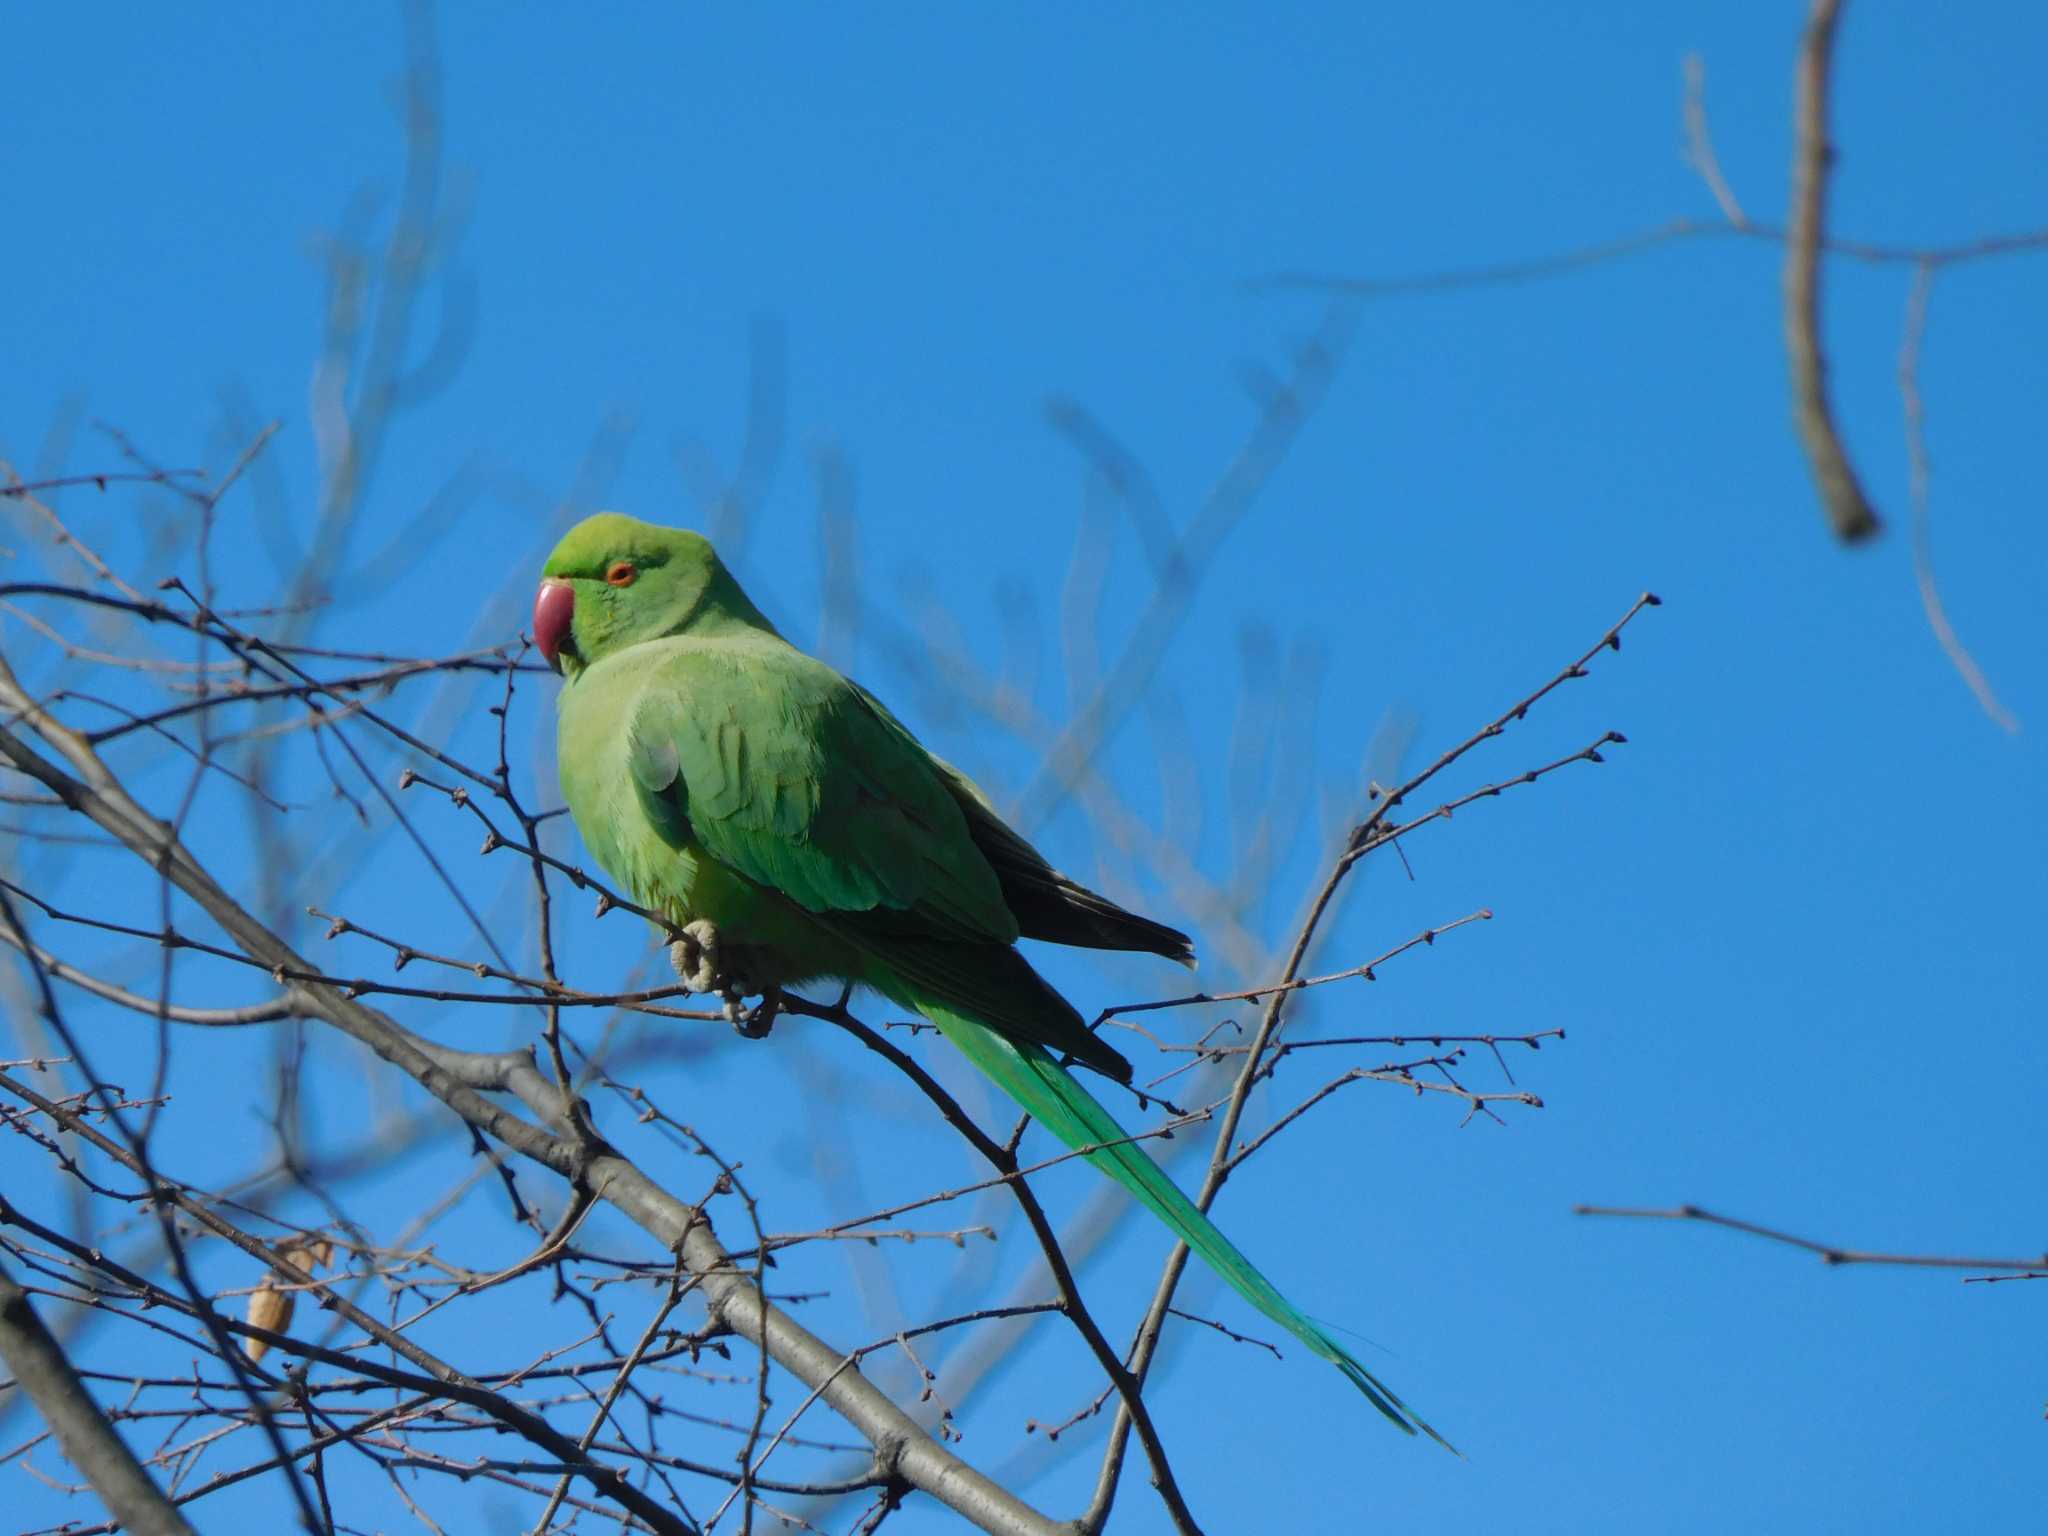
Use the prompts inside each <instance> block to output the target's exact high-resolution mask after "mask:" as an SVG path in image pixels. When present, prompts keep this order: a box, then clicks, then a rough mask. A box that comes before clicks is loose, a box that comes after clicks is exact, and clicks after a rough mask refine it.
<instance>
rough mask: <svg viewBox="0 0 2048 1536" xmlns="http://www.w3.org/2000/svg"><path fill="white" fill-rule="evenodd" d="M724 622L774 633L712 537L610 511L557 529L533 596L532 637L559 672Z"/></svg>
mask: <svg viewBox="0 0 2048 1536" xmlns="http://www.w3.org/2000/svg"><path fill="white" fill-rule="evenodd" d="M733 629H748V630H757V631H758V630H765V631H767V632H769V633H771V634H772V633H773V632H774V630H773V627H772V626H771V625H770V624H769V623H768V621H767V620H766V619H764V618H763V617H762V616H761V612H760V610H759V609H757V608H756V607H755V606H754V605H753V604H752V603H751V602H749V601H748V600H747V595H746V593H744V592H742V591H741V590H740V587H739V583H738V582H736V581H734V580H733V579H732V574H731V573H730V572H729V571H727V570H726V568H725V566H724V564H723V562H721V561H720V560H719V558H718V555H717V552H716V551H714V550H713V549H712V547H711V542H710V541H709V540H708V539H706V538H705V537H704V536H703V535H702V534H700V533H692V532H691V531H690V530H689V529H687V528H662V527H658V526H657V525H655V524H653V523H643V522H641V521H640V520H639V519H638V518H632V517H627V516H625V515H624V514H623V513H619V512H599V513H597V514H596V515H595V516H592V517H586V518H585V519H584V520H583V521H582V522H580V523H578V524H577V525H576V526H575V527H574V528H571V529H570V530H569V531H568V532H567V533H566V534H564V535H563V536H562V542H561V543H559V544H557V545H556V546H555V552H554V553H553V554H551V555H549V556H548V563H547V564H546V565H545V566H543V567H542V568H541V584H540V592H539V594H538V595H537V596H536V597H535V598H534V600H533V640H534V644H535V645H537V646H539V647H540V653H541V655H543V656H545V657H546V658H547V661H548V665H549V666H551V667H553V668H554V669H555V670H556V671H558V672H560V673H561V674H562V675H563V676H565V677H574V676H576V674H577V673H579V672H580V671H582V670H583V668H585V667H587V666H589V665H591V664H592V663H593V662H598V661H602V660H603V659H604V658H605V657H607V656H609V655H611V654H612V653H613V652H615V651H620V650H623V649H624V648H625V647H627V646H629V645H637V644H639V643H640V642H641V641H643V640H658V639H660V638H661V637H662V636H664V635H681V634H689V633H692V632H696V633H713V632H717V631H731V630H733Z"/></svg>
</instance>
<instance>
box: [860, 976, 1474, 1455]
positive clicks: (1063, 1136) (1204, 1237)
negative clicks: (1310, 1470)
mask: <svg viewBox="0 0 2048 1536" xmlns="http://www.w3.org/2000/svg"><path fill="white" fill-rule="evenodd" d="M892 990H894V989H892ZM904 990H905V991H906V992H911V995H909V996H903V997H899V998H898V999H897V1000H898V1001H899V1002H901V1003H903V1004H905V1005H906V1006H908V1007H914V1008H916V1009H917V1011H918V1012H920V1013H922V1014H923V1015H924V1016H925V1017H926V1018H928V1019H930V1020H931V1021H932V1022H933V1023H934V1024H936V1025H938V1027H939V1029H940V1030H941V1032H943V1033H944V1035H945V1036H946V1038H947V1039H948V1040H951V1041H952V1042H953V1043H954V1044H955V1045H957V1046H958V1047H959V1048H960V1049H961V1050H962V1051H964V1052H965V1053H966V1054H967V1058H968V1059H969V1060H970V1061H972V1062H973V1063H974V1064H975V1065H976V1066H977V1067H979V1068H981V1070H982V1071H984V1072H986V1073H987V1074H988V1075H989V1076H990V1077H991V1078H993V1079H994V1080H995V1082H996V1085H997V1086H998V1087H999V1088H1001V1089H1002V1090H1003V1091H1004V1092H1005V1093H1007V1094H1009V1096H1010V1097H1011V1098H1013V1099H1015V1100H1016V1101H1017V1102H1018V1103H1019V1104H1020V1105H1022V1106H1023V1107H1024V1109H1025V1110H1026V1111H1028V1112H1029V1113H1030V1115H1031V1117H1032V1118H1033V1119H1034V1120H1036V1121H1038V1123H1039V1124H1041V1125H1043V1126H1044V1127H1045V1128H1046V1129H1047V1130H1049V1131H1051V1132H1052V1133H1053V1135H1055V1136H1057V1137H1059V1139H1060V1140H1061V1141H1064V1142H1065V1143H1066V1144H1067V1145H1068V1146H1070V1147H1073V1148H1075V1149H1076V1150H1078V1149H1080V1148H1082V1147H1093V1148H1095V1150H1094V1151H1091V1152H1088V1153H1085V1154H1084V1155H1085V1156H1086V1157H1087V1159H1088V1161H1089V1162H1091V1163H1093V1164H1094V1165H1095V1166H1096V1167H1097V1168H1100V1169H1101V1170H1102V1171H1103V1172H1104V1173H1106V1174H1108V1175H1109V1176H1110V1177H1111V1178H1112V1179H1115V1180H1116V1181H1117V1183H1119V1184H1121V1185H1123V1187H1124V1188H1125V1189H1128V1190H1129V1191H1130V1192H1131V1193H1132V1194H1133V1195H1135V1196H1136V1197H1137V1199H1138V1201H1139V1202H1140V1203H1141V1204H1142V1205H1144V1207H1145V1208H1146V1209H1147V1210H1149V1211H1151V1212H1152V1214H1153V1215H1155V1216H1157V1217H1158V1218H1159V1219H1160V1220H1161V1221H1163V1222H1165V1223H1166V1225H1167V1226H1168V1227H1169V1228H1170V1229H1171V1230H1172V1231H1173V1233H1174V1234H1175V1235H1176V1236H1177V1237H1179V1238H1180V1239H1181V1241H1182V1242H1184V1243H1186V1244H1187V1245H1188V1247H1189V1248H1191V1249H1193V1250H1194V1251H1195V1253H1196V1254H1198V1255H1199V1256H1200V1257H1201V1260H1202V1262H1203V1263H1205V1264H1207V1265H1208V1266H1209V1267H1210V1268H1211V1269H1213V1270H1214V1271H1216V1273H1217V1274H1218V1275H1220V1276H1222V1277H1223V1279H1224V1280H1225V1281H1227V1282H1228V1283H1229V1285H1230V1288H1231V1289H1232V1290H1234V1291H1236V1292H1237V1294H1238V1295H1240V1296H1242V1297H1243V1298H1244V1299H1245V1300H1246V1301H1248V1302H1250V1303H1251V1304H1252V1305H1253V1306H1255V1307H1257V1308H1258V1309H1259V1310H1260V1311H1261V1312H1263V1313H1265V1315H1266V1316H1267V1317H1270V1318H1271V1319H1272V1320H1273V1321H1274V1322H1276V1323H1278V1324H1279V1325H1280V1326H1281V1327H1282V1328H1285V1329H1286V1330H1287V1331H1288V1332H1289V1333H1291V1334H1293V1335H1294V1336H1295V1337H1296V1338H1297V1339H1299V1340H1301V1342H1302V1343H1303V1344H1305V1345H1306V1346H1307V1347H1308V1348H1309V1350H1310V1351H1311V1352H1312V1353H1314V1354H1316V1355H1318V1356H1320V1357H1321V1358H1322V1359H1325V1360H1327V1361H1329V1362H1330V1363H1331V1364H1332V1365H1334V1366H1336V1367H1337V1369H1338V1370H1340V1371H1342V1372H1343V1373H1344V1374H1345V1375H1346V1376H1347V1377H1349V1378H1350V1380H1351V1384H1352V1385H1353V1386H1355V1387H1357V1388H1358V1390H1359V1391H1361V1392H1363V1393H1364V1394H1365V1395H1366V1398H1367V1399H1368V1400H1369V1401H1370V1402H1371V1403H1372V1405H1373V1407H1375V1408H1377V1409H1379V1411H1380V1412H1381V1413H1383V1414H1385V1415H1386V1416H1387V1418H1388V1419H1389V1420H1390V1421H1392V1422H1393V1423H1394V1424H1395V1425H1397V1426H1398V1427H1399V1428H1400V1429H1402V1430H1403V1431H1405V1432H1406V1433H1408V1434H1411V1435H1412V1434H1414V1433H1415V1431H1417V1430H1418V1429H1419V1430H1421V1431H1422V1432H1423V1433H1424V1434H1426V1435H1428V1436H1429V1437H1430V1438H1431V1439H1432V1440H1434V1441H1436V1442H1437V1443H1438V1444H1439V1445H1441V1446H1443V1447H1444V1448H1445V1449H1446V1450H1448V1451H1451V1452H1453V1453H1456V1451H1457V1447H1456V1446H1454V1445H1452V1444H1451V1443H1450V1441H1448V1440H1446V1439H1444V1437H1443V1436H1442V1435H1440V1434H1438V1433H1437V1432H1436V1431H1435V1430H1433V1429H1431V1428H1430V1427H1429V1425H1427V1424H1426V1423H1424V1422H1423V1421H1422V1419H1421V1418H1419V1417H1418V1416H1417V1415H1416V1413H1415V1411H1414V1410H1413V1409H1411V1408H1410V1407H1408V1405H1407V1404H1406V1403H1404V1402H1402V1401H1401V1399H1400V1398H1398V1397H1396V1396H1395V1395H1394V1393H1393V1392H1392V1391H1391V1390H1390V1389H1389V1388H1388V1387H1387V1385H1386V1383H1384V1382H1382V1381H1381V1380H1380V1379H1379V1378H1378V1377H1376V1376H1374V1375H1373V1374H1372V1372H1371V1371H1368V1370H1367V1369H1366V1368H1365V1367H1364V1366H1363V1365H1361V1364H1359V1362H1358V1361H1357V1360H1356V1359H1355V1358H1353V1356H1352V1355H1351V1353H1350V1352H1349V1351H1348V1350H1346V1349H1345V1348H1344V1346H1343V1345H1341V1344H1339V1343H1338V1342H1337V1341H1336V1340H1335V1339H1333V1338H1331V1337H1330V1336H1329V1335H1328V1334H1327V1333H1325V1332H1323V1330H1322V1329H1321V1328H1318V1327H1317V1326H1316V1325H1315V1324H1314V1323H1313V1322H1311V1321H1310V1320H1309V1319H1308V1317H1307V1316H1305V1315H1304V1314H1303V1313H1302V1311H1301V1310H1300V1309H1299V1308H1298V1307H1296V1306H1295V1305H1294V1304H1293V1303H1292V1302H1290V1301H1289V1300H1288V1299H1287V1298H1286V1297H1285V1296H1282V1295H1281V1294H1280V1293H1279V1292H1278V1291H1277V1290H1275V1289H1274V1288H1273V1283H1272V1282H1271V1281H1270V1280H1268V1279H1267V1278H1266V1277H1265V1276H1264V1275H1262V1274H1260V1273H1259V1272H1258V1270H1256V1269H1254V1268H1253V1267H1252V1262H1251V1260H1249V1259H1247V1258H1246V1257H1245V1256H1244V1255H1243V1254H1242V1253H1239V1252H1238V1251H1237V1246H1236V1245H1235V1244H1234V1243H1232V1242H1231V1241H1230V1239H1229V1238H1227V1237H1225V1236H1224V1235H1223V1234H1222V1233H1221V1232H1220V1231H1218V1230H1217V1228H1216V1224H1215V1223H1214V1222H1212V1221H1210V1220H1209V1218H1208V1217H1207V1216H1204V1215H1203V1214H1202V1213H1201V1212H1200V1211H1198V1210H1196V1209H1195V1206H1194V1202H1193V1201H1191V1200H1189V1199H1188V1197H1187V1196H1186V1195H1184V1194H1182V1193H1181V1191H1180V1186H1179V1185H1177V1184H1175V1183H1174V1182H1173V1180H1172V1179H1170V1178H1168V1177H1167V1176H1166V1174H1165V1172H1164V1171H1163V1170H1161V1168H1160V1167H1159V1165H1158V1164H1157V1163H1155V1162H1153V1161H1152V1159H1151V1158H1149V1157H1147V1156H1146V1155H1145V1153H1144V1151H1143V1150H1142V1149H1141V1148H1140V1147H1139V1146H1138V1145H1137V1144H1136V1143H1134V1142H1132V1141H1131V1140H1130V1139H1129V1137H1130V1132H1128V1131H1126V1130H1124V1128H1123V1127H1122V1126H1120V1125H1118V1124H1117V1123H1116V1121H1115V1119H1114V1118H1112V1117H1111V1115H1110V1113H1109V1111H1108V1110H1106V1109H1104V1108H1103V1107H1102V1106H1101V1105H1100V1104H1098V1103H1097V1102H1096V1101H1095V1099H1094V1097H1093V1096H1092V1095H1090V1094H1089V1092H1088V1090H1087V1089H1086V1088H1083V1087H1082V1086H1081V1085H1080V1083H1078V1082H1077V1081H1075V1079H1074V1078H1073V1077H1072V1076H1070V1075H1069V1074H1068V1072H1067V1071H1066V1069H1065V1068H1063V1067H1061V1066H1060V1064H1059V1063H1058V1062H1057V1061H1055V1060H1054V1059H1053V1057H1052V1055H1051V1053H1050V1052H1048V1051H1046V1050H1045V1049H1044V1048H1043V1047H1041V1046H1037V1045H1033V1044H1032V1043H1031V1042H1030V1041H1028V1040H1027V1041H1013V1040H1009V1039H1006V1038H1005V1037H1004V1036H1002V1035H1000V1034H997V1033H996V1032H995V1031H994V1030H993V1029H990V1028H989V1027H988V1026H987V1025H985V1024H978V1023H976V1022H975V1021H974V1020H973V1019H970V1018H967V1017H965V1016H964V1015H962V1014H959V1013H956V1012H954V1011H953V1010H952V1009H950V1008H947V1007H945V1006H943V1005H941V1004H938V1003H933V1002H931V1001H929V1000H928V999H926V998H923V997H919V996H917V995H915V993H914V992H912V989H909V988H905V989H904Z"/></svg>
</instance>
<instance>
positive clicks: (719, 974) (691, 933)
mask: <svg viewBox="0 0 2048 1536" xmlns="http://www.w3.org/2000/svg"><path fill="white" fill-rule="evenodd" d="M682 934H683V936H682V937H681V938H679V939H677V940H676V941H675V943H673V944H671V945H669V947H668V963H669V964H670V965H672V966H674V967H675V971H676V980H678V981H680V982H681V983H682V984H683V985H684V986H686V987H688V988H689V989H690V990H691V991H692V992H723V991H725V990H726V978H725V974H724V972H723V971H721V970H720V969H719V965H718V930H717V928H715V927H713V926H712V925H711V924H710V923H708V922H706V921H705V920H704V919H703V918H701V917H700V918H698V919H697V921H695V922H694V923H686V924H684V925H683V930H682Z"/></svg>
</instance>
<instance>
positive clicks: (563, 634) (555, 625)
mask: <svg viewBox="0 0 2048 1536" xmlns="http://www.w3.org/2000/svg"><path fill="white" fill-rule="evenodd" d="M575 617H576V589H575V588H574V587H572V586H570V585H569V583H567V582H566V581H557V580H555V579H553V578H552V577H551V578H549V579H548V580H546V581H544V582H542V583H541V584H540V591H539V592H537V593H535V594H534V599H533V643H534V644H535V645H537V646H539V647H540V653H541V655H543V656H545V657H547V659H548V665H549V666H551V667H553V668H554V669H555V670H556V671H557V672H559V671H561V670H562V664H561V662H560V661H559V660H558V659H557V658H558V657H559V655H560V654H561V650H562V642H563V641H564V640H566V639H568V638H569V624H570V621H571V620H573V619H574V618H575Z"/></svg>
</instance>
